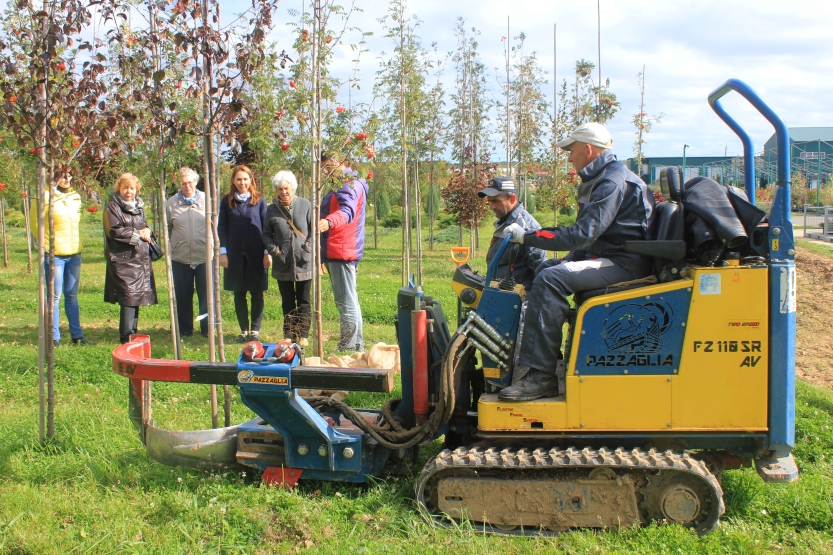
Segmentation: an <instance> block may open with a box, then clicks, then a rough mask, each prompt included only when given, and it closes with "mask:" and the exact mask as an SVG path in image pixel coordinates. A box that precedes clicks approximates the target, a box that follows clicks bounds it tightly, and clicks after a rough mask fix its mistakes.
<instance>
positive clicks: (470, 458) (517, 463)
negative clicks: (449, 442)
mask: <svg viewBox="0 0 833 555" xmlns="http://www.w3.org/2000/svg"><path fill="white" fill-rule="evenodd" d="M594 467H608V468H612V469H621V470H626V469H627V470H631V471H633V470H641V471H643V472H644V473H646V474H647V473H648V472H653V471H657V470H659V471H663V470H665V471H669V470H670V471H674V472H681V473H684V474H689V475H693V476H696V477H697V478H699V479H701V480H702V481H703V482H705V483H706V484H708V486H709V487H710V488H711V491H712V496H713V499H712V503H713V504H714V505H716V510H715V509H714V508H713V509H712V511H711V514H710V515H709V516H708V519H707V520H705V521H703V522H701V523H700V525H699V526H698V527H697V531H698V533H699V534H705V533H708V532H710V531H712V530H714V529H715V528H717V526H718V520H719V518H720V516H721V515H722V514H723V513H724V512H725V507H724V504H723V490H722V488H721V487H720V484H719V483H718V481H717V479H716V478H715V477H714V475H712V473H711V472H709V470H708V468H707V466H706V464H705V463H704V462H703V461H701V460H699V459H697V458H695V456H694V454H693V453H689V452H683V453H681V452H678V451H671V450H669V451H664V452H662V451H657V450H655V449H650V450H648V451H643V450H640V449H632V450H626V449H623V448H618V449H615V450H610V449H607V448H605V447H601V448H599V449H590V448H584V449H576V448H573V447H569V448H567V449H554V448H553V449H543V448H538V449H534V450H531V449H519V450H513V449H497V448H494V447H490V448H487V449H483V448H465V447H459V448H457V449H455V450H454V451H450V450H448V449H445V450H443V451H442V452H441V453H440V454H438V455H437V456H435V457H433V458H432V459H430V460H429V461H428V462H427V463H426V464H425V467H424V468H423V469H422V472H421V473H420V475H419V479H418V480H417V483H416V485H415V486H414V488H415V491H416V498H417V502H418V503H419V508H420V511H421V512H422V513H423V515H424V516H425V517H426V518H427V519H428V520H429V521H431V522H434V523H435V524H438V525H441V526H451V525H452V522H453V521H451V520H450V519H448V518H446V517H443V516H441V515H437V514H431V512H430V511H429V510H428V507H427V506H426V503H425V500H426V489H425V488H426V485H427V484H428V482H429V480H430V479H431V478H432V477H434V476H436V475H437V474H440V473H446V472H449V471H453V470H503V469H515V470H518V471H529V470H570V469H576V468H588V469H592V468H594ZM637 493H639V491H637ZM637 504H638V505H639V506H640V507H641V506H642V502H638V503H637ZM473 524H475V523H473ZM475 526H476V529H477V530H483V531H485V532H486V533H492V534H503V535H515V536H530V535H538V536H553V535H557V534H559V533H560V532H552V531H549V530H543V529H540V528H532V527H523V526H519V527H518V528H516V529H515V530H511V531H504V530H499V529H497V528H495V527H494V526H491V525H489V524H485V523H480V522H477V523H476V524H475Z"/></svg>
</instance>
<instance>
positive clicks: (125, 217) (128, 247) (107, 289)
mask: <svg viewBox="0 0 833 555" xmlns="http://www.w3.org/2000/svg"><path fill="white" fill-rule="evenodd" d="M146 227H148V224H147V221H146V220H145V210H144V203H143V202H142V199H140V198H138V197H136V205H135V206H133V207H131V206H129V205H127V204H126V203H125V202H124V199H122V197H121V195H119V194H118V193H114V194H112V195H110V200H109V201H108V202H107V208H106V209H105V210H104V237H105V241H104V262H105V265H106V269H105V274H104V302H107V303H113V304H116V303H118V304H120V305H122V306H147V305H152V304H156V282H155V281H154V279H153V265H152V264H151V260H150V253H149V252H148V243H147V242H145V241H142V240H141V239H140V237H139V231H140V230H142V229H145V228H146Z"/></svg>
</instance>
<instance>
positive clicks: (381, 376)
mask: <svg viewBox="0 0 833 555" xmlns="http://www.w3.org/2000/svg"><path fill="white" fill-rule="evenodd" d="M730 91H736V92H737V93H739V94H740V95H741V96H743V97H744V98H746V99H747V100H748V101H749V102H750V103H751V104H752V105H753V106H754V107H755V108H756V109H757V110H758V112H760V113H761V114H762V115H763V116H764V117H765V118H766V119H767V120H769V122H770V123H771V124H772V125H773V126H774V128H775V132H776V135H777V141H778V190H777V194H776V195H775V199H774V202H773V205H772V209H771V213H770V214H769V215H766V214H765V213H763V212H762V211H760V210H759V209H757V208H756V207H755V206H754V202H755V178H754V175H755V172H754V159H753V152H754V151H753V145H752V141H751V139H750V137H749V135H748V134H747V133H746V132H745V131H744V130H743V129H742V128H741V127H740V126H739V125H738V124H737V122H736V121H735V120H734V119H732V118H731V117H730V116H729V115H728V114H727V113H726V112H725V110H724V109H723V107H722V106H721V104H720V101H719V99H720V98H721V97H722V96H724V95H725V94H727V93H728V92H730ZM709 103H710V104H711V106H712V108H713V109H714V111H715V112H716V113H717V115H718V116H720V117H721V118H722V119H723V121H725V122H726V123H727V124H728V125H729V127H731V128H732V129H733V130H734V131H735V133H736V134H737V135H738V136H739V137H740V138H741V140H742V142H743V146H744V155H745V186H746V193H747V195H739V194H738V193H737V191H732V190H730V189H731V188H726V187H722V186H720V185H718V184H717V183H716V182H713V181H711V180H709V179H707V178H702V177H698V178H694V179H692V180H689V181H688V182H685V183H684V180H683V179H682V176H681V172H680V171H679V169H678V168H668V169H666V170H665V171H664V172H663V173H662V175H661V178H660V182H661V186H662V192H663V195H664V197H665V199H666V201H665V202H661V203H658V204H657V207H656V211H655V213H654V218H653V220H652V224H651V235H650V238H649V240H646V241H633V242H629V243H627V244H625V245H623V248H625V249H627V250H629V251H631V252H638V253H642V254H645V255H647V256H650V257H652V258H653V260H654V262H655V269H656V275H655V277H656V280H654V282H653V283H649V284H645V283H642V284H639V285H635V284H630V285H625V286H621V287H616V286H612V287H610V288H608V289H607V290H600V291H585V292H582V293H580V294H577V295H575V309H574V310H573V311H572V312H571V315H570V318H569V322H568V323H569V328H570V333H569V336H568V339H567V341H566V349H565V360H564V366H563V368H559V372H558V374H559V381H560V387H559V395H558V396H557V397H554V398H547V399H539V400H535V401H530V402H503V401H500V400H499V399H498V396H497V392H498V391H499V389H500V388H502V387H505V386H507V385H508V384H509V383H510V382H511V379H512V373H513V369H514V367H515V365H516V364H517V358H516V352H517V350H518V349H517V347H518V343H519V342H521V341H523V337H522V333H521V336H520V337H519V330H520V329H521V328H522V314H523V308H522V307H523V298H522V293H523V292H522V291H519V288H518V287H516V286H515V284H514V283H513V281H514V280H513V279H512V277H511V271H510V274H509V276H507V277H506V278H504V279H502V280H500V281H499V282H493V281H492V280H491V276H492V275H494V272H495V271H496V268H497V266H496V265H497V262H498V261H499V260H501V257H502V256H503V255H504V254H505V253H506V252H507V249H508V248H510V244H509V242H508V240H505V241H504V242H503V244H502V245H501V250H500V251H499V252H498V255H497V256H496V257H495V259H494V262H493V264H492V266H491V267H490V268H489V269H488V271H487V273H486V275H485V276H481V275H478V274H476V273H475V272H473V271H472V270H471V269H470V268H469V267H468V266H467V265H462V266H460V267H458V268H457V271H456V273H455V274H454V277H453V280H452V286H453V287H454V289H455V291H456V292H457V294H458V296H459V298H460V300H461V302H462V303H463V305H465V307H466V310H464V312H463V314H462V316H458V326H457V328H456V329H451V328H449V326H448V322H447V320H446V318H445V316H444V314H443V310H442V307H441V306H440V304H439V302H437V301H436V300H435V299H432V298H431V297H430V296H428V295H426V294H424V292H423V291H422V290H421V289H420V288H419V287H416V286H413V285H410V286H407V287H403V288H401V289H400V290H399V293H398V296H397V306H398V308H397V315H396V330H397V337H398V342H399V348H400V357H401V391H402V395H401V398H399V399H391V400H389V401H388V402H387V403H386V404H385V405H384V407H383V408H382V409H381V410H373V409H355V408H351V407H349V406H347V405H346V404H345V403H343V402H341V401H339V400H337V399H336V398H334V397H329V396H323V395H320V396H312V395H307V396H303V395H301V393H300V392H299V390H301V391H303V390H319V389H347V390H353V391H376V392H388V393H389V392H391V391H392V390H393V375H392V372H391V371H387V370H373V369H339V368H323V367H314V366H308V365H306V364H305V360H304V357H303V352H302V350H301V349H300V348H299V347H298V346H297V345H293V344H291V343H289V342H283V343H279V344H260V343H256V342H253V343H250V344H248V345H247V346H246V347H245V349H244V350H243V353H242V354H241V355H240V357H239V359H238V360H237V362H230V363H206V362H189V361H177V360H160V359H154V358H151V353H150V339H149V337H147V336H142V335H135V336H133V338H132V340H131V341H130V343H128V344H126V345H123V346H120V347H119V348H117V349H116V350H115V351H114V353H113V368H114V370H115V371H116V372H117V373H118V374H120V375H122V376H125V377H126V378H129V382H130V394H129V410H130V417H131V420H132V421H133V422H134V424H135V426H136V428H137V429H138V431H139V435H140V437H141V439H142V441H143V442H144V443H145V445H146V446H147V451H148V453H149V455H150V456H151V457H152V458H154V459H155V460H158V461H160V462H163V463H165V464H170V465H180V466H194V467H202V468H208V467H230V466H242V467H249V468H254V469H257V471H258V472H262V475H263V480H264V482H265V483H266V484H270V485H275V486H293V485H296V484H297V483H298V481H299V480H330V481H342V482H354V483H363V482H367V481H368V480H369V479H370V478H371V477H375V476H379V475H382V474H383V473H384V472H385V469H386V467H387V466H388V465H391V464H393V465H398V464H399V463H401V462H403V460H416V459H417V457H418V454H419V448H420V446H421V445H424V444H426V443H428V442H431V441H433V440H436V439H438V438H440V437H443V438H444V441H445V449H444V450H443V451H442V452H440V453H439V454H438V455H436V456H433V457H431V458H430V459H429V460H428V461H427V463H426V464H425V466H424V468H423V469H422V471H421V473H420V474H419V477H418V479H417V481H416V484H415V495H416V501H417V503H418V506H419V507H420V509H421V511H422V512H423V514H424V515H425V516H426V518H428V519H430V520H431V521H432V522H434V523H436V524H438V525H449V524H453V523H456V522H459V521H461V520H468V521H471V522H473V523H475V528H476V529H478V530H481V531H484V532H489V533H500V534H517V535H521V534H523V535H535V534H554V533H559V532H562V531H565V530H569V529H573V528H620V527H626V526H631V525H645V524H648V523H651V522H657V521H660V522H668V523H677V524H679V525H682V526H685V527H689V528H692V529H694V530H695V531H697V532H698V533H701V534H702V533H707V532H709V531H711V530H713V529H715V527H716V526H717V525H718V520H719V518H720V516H721V515H722V514H723V512H724V504H723V492H722V489H721V477H722V474H723V472H724V470H725V469H730V468H738V467H740V466H741V465H744V464H746V465H752V464H754V465H755V466H756V468H757V470H758V473H759V474H760V476H761V478H762V479H763V480H764V481H766V482H790V481H793V480H796V479H797V478H798V469H797V467H796V465H795V461H794V460H793V457H792V455H791V450H792V448H793V444H794V411H795V406H794V398H795V308H796V307H795V304H796V300H795V299H796V297H795V295H796V290H795V287H796V284H795V264H794V256H795V251H794V245H793V231H792V224H791V222H790V168H789V137H788V135H787V128H786V126H785V125H784V123H783V122H782V121H781V120H780V119H779V118H778V116H777V115H776V114H775V113H774V112H773V111H772V110H771V109H770V108H769V107H768V106H767V105H766V104H765V103H764V102H763V101H762V100H761V99H760V98H759V97H758V95H757V94H756V93H755V92H754V91H753V90H752V89H751V88H749V87H748V86H747V85H746V84H744V83H742V82H740V81H737V80H734V79H733V80H729V81H727V82H726V83H725V84H724V85H722V86H721V87H720V88H718V89H717V90H715V91H714V92H713V93H712V94H711V95H710V96H709ZM715 188H717V189H715ZM716 190H719V191H720V192H719V194H717V195H715V194H714V191H716ZM747 196H748V201H747V200H746V197H747ZM704 199H705V200H704ZM727 207H728V208H727ZM721 212H722V213H723V214H724V215H726V216H731V217H735V216H737V220H736V221H739V222H742V226H741V228H740V230H737V227H738V226H737V225H735V226H734V227H732V228H731V229H729V230H727V229H723V228H721V225H722V224H721V223H720V222H715V221H713V219H710V216H713V215H714V214H716V213H721ZM730 227H731V226H730ZM733 230H734V231H733ZM507 256H509V257H510V258H511V256H513V251H511V250H510V251H508V254H507ZM150 381H169V382H190V383H202V384H206V383H213V384H228V385H235V386H237V387H238V388H239V390H240V397H241V399H242V401H243V403H245V405H246V406H248V407H249V408H251V410H252V411H254V413H255V414H256V415H257V416H256V418H254V419H253V420H251V421H249V422H246V423H243V424H240V425H237V426H231V427H227V428H222V429H217V430H198V431H183V432H178V431H166V430H162V429H159V428H156V427H155V426H154V425H153V421H152V419H151V414H150V401H149V395H148V389H149V388H148V387H147V384H148V383H149V382H150Z"/></svg>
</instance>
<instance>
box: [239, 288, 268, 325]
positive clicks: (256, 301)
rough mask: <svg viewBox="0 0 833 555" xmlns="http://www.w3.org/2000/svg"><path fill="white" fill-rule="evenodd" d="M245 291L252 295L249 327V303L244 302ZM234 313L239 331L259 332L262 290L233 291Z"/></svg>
mask: <svg viewBox="0 0 833 555" xmlns="http://www.w3.org/2000/svg"><path fill="white" fill-rule="evenodd" d="M246 293H249V294H250V295H251V296H252V320H251V324H252V327H251V328H249V305H248V303H247V302H246ZM234 313H235V314H236V315H237V323H238V324H239V325H240V331H241V332H243V333H246V332H249V331H256V332H260V322H261V321H262V320H263V291H235V292H234Z"/></svg>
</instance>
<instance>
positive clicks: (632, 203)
mask: <svg viewBox="0 0 833 555" xmlns="http://www.w3.org/2000/svg"><path fill="white" fill-rule="evenodd" d="M556 146H557V147H560V148H563V149H564V150H567V151H569V153H570V154H569V156H568V158H567V161H568V162H570V163H572V164H573V167H574V168H575V170H576V172H578V175H579V177H580V178H581V185H579V191H578V196H579V200H580V201H583V200H586V204H584V205H583V206H581V208H580V210H579V213H578V218H577V219H576V223H575V224H574V225H572V226H569V227H555V228H547V229H542V230H537V231H529V232H526V231H525V230H524V229H523V227H522V226H520V225H518V224H512V225H510V226H508V227H507V229H506V234H507V235H510V234H511V235H512V238H511V240H512V241H513V242H516V243H521V244H523V245H526V246H530V247H536V248H539V249H543V250H549V251H586V252H584V253H582V256H577V257H568V258H567V259H564V260H552V261H547V262H544V263H543V264H542V265H541V266H540V267H539V268H538V270H537V271H536V275H535V279H534V281H533V284H532V289H531V291H530V292H529V293H528V294H527V297H526V298H527V301H528V304H527V309H526V316H525V319H524V328H523V339H522V341H521V346H520V357H519V361H520V364H521V365H522V367H528V371H527V372H526V374H525V375H524V376H523V378H522V379H520V380H518V381H517V382H516V383H514V384H513V385H511V386H510V387H507V388H505V389H503V390H502V391H501V392H500V393H499V395H498V396H499V398H500V399H501V400H503V401H530V400H533V399H539V398H541V397H555V396H557V395H558V379H557V377H556V368H557V365H558V360H559V359H561V358H563V357H562V354H561V342H562V328H563V326H564V322H565V321H566V319H567V311H568V310H569V308H570V305H569V303H568V302H567V297H569V296H570V295H572V294H573V293H576V292H577V291H587V290H592V289H600V288H603V287H607V286H608V285H611V284H614V283H620V282H624V281H631V280H635V279H640V278H644V277H646V276H648V275H650V274H651V273H652V267H651V261H650V259H649V258H647V257H645V256H642V255H638V254H632V253H628V252H625V249H624V244H625V241H629V240H646V239H648V224H649V221H650V219H651V213H652V211H653V195H652V194H651V191H650V190H649V189H648V187H647V185H645V183H643V181H642V180H641V179H640V178H639V177H638V176H637V175H636V174H634V173H633V172H631V171H630V170H628V169H627V168H626V167H625V165H624V164H623V163H622V162H620V161H618V160H617V159H616V156H615V155H614V154H613V153H612V152H610V148H611V147H612V146H613V140H612V138H611V136H610V132H609V131H608V130H607V129H606V128H605V127H604V126H602V125H600V124H598V123H585V124H583V125H580V126H579V127H577V128H576V129H575V130H574V131H573V132H572V133H571V134H570V136H569V137H567V138H566V139H564V140H562V141H559V142H558V143H556ZM576 259H577V260H576ZM568 260H569V261H568ZM523 370H525V368H521V369H520V371H517V372H516V373H515V375H522V374H523Z"/></svg>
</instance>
